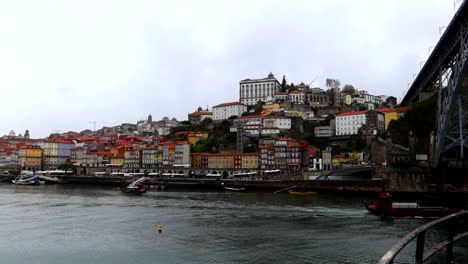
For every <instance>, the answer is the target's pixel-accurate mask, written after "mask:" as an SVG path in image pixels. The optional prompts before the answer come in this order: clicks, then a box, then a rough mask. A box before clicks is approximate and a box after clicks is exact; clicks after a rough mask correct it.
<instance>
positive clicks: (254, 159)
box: [192, 152, 258, 169]
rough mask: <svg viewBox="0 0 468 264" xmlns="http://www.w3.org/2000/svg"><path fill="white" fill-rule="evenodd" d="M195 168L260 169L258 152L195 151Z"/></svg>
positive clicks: (193, 161)
mask: <svg viewBox="0 0 468 264" xmlns="http://www.w3.org/2000/svg"><path fill="white" fill-rule="evenodd" d="M192 167H193V168H207V169H258V154H257V153H234V152H230V153H193V154H192Z"/></svg>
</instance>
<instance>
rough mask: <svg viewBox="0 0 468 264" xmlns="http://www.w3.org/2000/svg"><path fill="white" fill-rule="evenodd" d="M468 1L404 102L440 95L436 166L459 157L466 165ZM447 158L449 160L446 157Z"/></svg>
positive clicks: (460, 8)
mask: <svg viewBox="0 0 468 264" xmlns="http://www.w3.org/2000/svg"><path fill="white" fill-rule="evenodd" d="M467 2H468V1H467V0H464V1H463V2H462V4H461V5H460V7H459V9H458V11H457V13H456V14H455V16H454V17H453V19H452V21H451V22H450V24H449V25H448V26H447V28H446V30H445V32H444V34H443V35H442V37H441V38H440V40H439V42H438V43H437V45H436V46H435V48H434V50H433V51H432V53H431V55H430V56H429V58H428V59H427V61H426V63H425V64H424V67H423V68H422V69H421V71H420V72H419V74H418V76H417V77H416V79H415V80H414V82H413V84H412V85H411V87H410V88H409V90H408V92H407V93H406V95H405V97H404V98H403V100H402V102H401V105H402V106H404V105H412V104H414V103H416V102H418V101H419V100H423V97H424V96H423V95H424V94H426V93H429V94H431V93H432V94H437V96H438V102H437V129H436V131H435V135H434V142H433V146H434V148H433V150H432V151H433V155H432V166H433V167H440V166H441V163H442V161H443V160H447V157H445V156H448V155H447V154H448V153H450V159H453V160H456V161H457V162H456V164H461V166H462V167H463V166H466V164H467V160H466V157H467V154H468V153H465V152H466V151H467V150H466V149H467V148H468V62H467V57H468V3H467ZM444 158H445V159H444Z"/></svg>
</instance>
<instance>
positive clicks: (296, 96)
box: [288, 90, 305, 104]
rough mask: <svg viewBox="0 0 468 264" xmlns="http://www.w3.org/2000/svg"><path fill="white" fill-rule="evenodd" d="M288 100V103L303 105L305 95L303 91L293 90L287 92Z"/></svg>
mask: <svg viewBox="0 0 468 264" xmlns="http://www.w3.org/2000/svg"><path fill="white" fill-rule="evenodd" d="M288 99H289V101H290V102H292V103H295V104H304V101H305V93H304V92H303V91H299V90H294V91H291V92H289V94H288Z"/></svg>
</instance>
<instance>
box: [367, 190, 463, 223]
mask: <svg viewBox="0 0 468 264" xmlns="http://www.w3.org/2000/svg"><path fill="white" fill-rule="evenodd" d="M401 205H407V206H401ZM364 206H365V207H366V209H367V210H368V211H369V212H370V213H372V214H375V215H381V216H392V217H408V216H413V217H443V216H446V215H449V214H453V213H456V212H459V211H461V209H459V208H447V207H420V206H419V205H418V204H416V203H406V204H402V203H393V202H392V200H391V195H390V194H388V193H387V194H383V195H382V194H381V195H380V199H379V201H377V202H375V203H373V204H368V203H367V201H364Z"/></svg>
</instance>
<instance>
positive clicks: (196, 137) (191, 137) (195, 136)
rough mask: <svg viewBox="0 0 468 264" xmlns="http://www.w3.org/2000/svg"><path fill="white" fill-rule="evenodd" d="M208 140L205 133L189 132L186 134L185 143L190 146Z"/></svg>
mask: <svg viewBox="0 0 468 264" xmlns="http://www.w3.org/2000/svg"><path fill="white" fill-rule="evenodd" d="M205 138H208V132H206V131H190V132H189V133H188V134H187V141H188V142H189V144H190V145H192V146H193V145H195V144H196V143H197V142H198V141H200V140H201V139H205Z"/></svg>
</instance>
